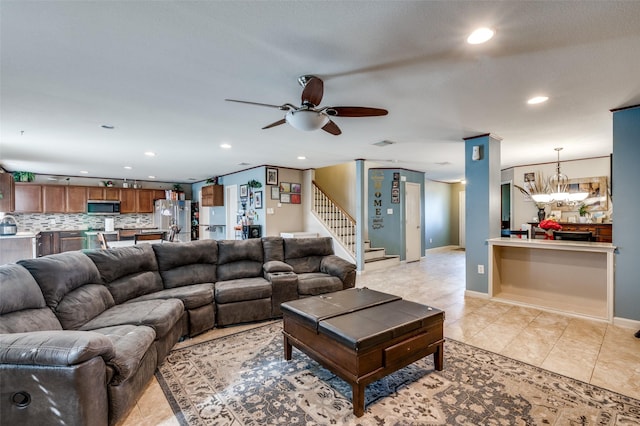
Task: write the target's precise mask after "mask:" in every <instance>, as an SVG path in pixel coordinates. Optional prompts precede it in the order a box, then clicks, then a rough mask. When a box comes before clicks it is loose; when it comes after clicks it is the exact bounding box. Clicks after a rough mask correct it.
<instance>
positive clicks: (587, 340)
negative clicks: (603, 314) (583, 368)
mask: <svg viewBox="0 0 640 426" xmlns="http://www.w3.org/2000/svg"><path fill="white" fill-rule="evenodd" d="M606 331H607V324H606V323H603V322H599V321H592V320H588V319H582V318H572V319H571V321H569V324H568V325H567V328H566V329H565V330H564V333H563V334H562V337H561V339H571V340H575V341H578V342H582V343H584V344H587V345H601V344H602V342H603V340H604V334H605V332H606Z"/></svg>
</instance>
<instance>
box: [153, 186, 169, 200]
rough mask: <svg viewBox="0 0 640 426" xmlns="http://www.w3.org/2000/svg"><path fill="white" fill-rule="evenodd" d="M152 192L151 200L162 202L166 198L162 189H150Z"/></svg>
mask: <svg viewBox="0 0 640 426" xmlns="http://www.w3.org/2000/svg"><path fill="white" fill-rule="evenodd" d="M152 191H153V200H154V201H155V200H164V199H166V198H167V193H166V192H164V189H152Z"/></svg>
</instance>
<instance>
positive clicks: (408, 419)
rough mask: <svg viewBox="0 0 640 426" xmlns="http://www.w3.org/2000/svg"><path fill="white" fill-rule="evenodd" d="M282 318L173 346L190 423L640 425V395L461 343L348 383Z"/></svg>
mask: <svg viewBox="0 0 640 426" xmlns="http://www.w3.org/2000/svg"><path fill="white" fill-rule="evenodd" d="M281 332H282V323H281V322H276V323H271V324H268V325H264V326H260V327H257V328H255V329H252V330H249V331H244V332H240V333H237V334H233V335H230V336H226V337H222V338H219V339H215V340H211V341H207V342H203V343H198V344H194V345H193V346H189V347H186V348H182V349H177V350H174V351H172V352H171V353H170V354H169V355H168V357H167V359H166V360H165V362H164V363H163V364H162V366H161V367H160V369H159V371H158V372H157V373H156V377H157V378H158V381H159V382H160V385H161V387H162V389H163V391H164V393H165V395H166V396H167V399H168V400H169V402H170V403H171V405H172V407H173V410H174V412H175V414H176V417H177V418H178V420H179V422H180V423H181V424H183V425H238V426H240V425H278V424H284V425H474V426H476V425H640V401H638V400H636V399H633V398H629V397H626V396H623V395H620V394H617V393H614V392H611V391H608V390H605V389H602V388H598V387H596V386H592V385H589V384H587V383H583V382H580V381H577V380H573V379H570V378H567V377H564V376H561V375H558V374H554V373H551V372H549V371H546V370H542V369H540V368H537V367H534V366H531V365H528V364H525V363H522V362H519V361H516V360H513V359H510V358H506V357H504V356H501V355H498V354H495V353H492V352H488V351H485V350H482V349H479V348H475V347H473V346H469V345H466V344H464V343H460V342H457V341H454V340H447V342H446V343H445V351H444V359H445V362H444V371H435V370H434V369H433V357H432V356H428V357H426V358H423V359H422V360H419V361H417V362H415V363H413V364H412V365H410V366H408V367H405V368H403V369H402V370H399V371H397V372H396V373H394V374H392V375H389V376H387V377H385V378H384V379H381V380H379V381H377V382H375V383H372V384H370V385H369V386H367V389H366V399H365V403H366V407H365V410H366V411H365V414H364V416H362V417H360V418H357V417H355V416H354V415H353V412H352V405H351V387H350V386H349V385H348V384H347V383H346V382H344V381H343V380H342V379H340V378H339V377H336V376H335V375H334V374H332V373H331V372H329V371H328V370H326V369H324V368H322V367H320V366H319V365H318V364H317V363H316V362H315V361H313V360H311V359H310V358H308V357H307V356H306V355H304V354H303V353H302V352H300V351H298V350H297V349H295V348H294V351H293V358H292V360H291V361H289V362H286V361H284V360H283V349H282V345H283V342H282V333H281Z"/></svg>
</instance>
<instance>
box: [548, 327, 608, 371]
mask: <svg viewBox="0 0 640 426" xmlns="http://www.w3.org/2000/svg"><path fill="white" fill-rule="evenodd" d="M563 336H564V335H563ZM599 351H600V347H599V346H597V345H596V346H594V345H585V344H583V343H582V342H580V341H575V340H571V339H563V338H562V337H561V338H560V339H558V341H557V342H556V344H555V345H554V347H553V349H551V351H550V352H549V355H547V357H546V358H545V360H544V361H543V362H542V365H541V367H542V368H545V369H547V370H550V371H553V372H556V373H559V374H563V375H565V376H568V377H573V378H574V379H578V380H582V381H584V382H589V381H590V380H591V374H592V373H593V368H594V367H595V364H596V360H597V359H598V353H599Z"/></svg>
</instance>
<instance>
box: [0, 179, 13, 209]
mask: <svg viewBox="0 0 640 426" xmlns="http://www.w3.org/2000/svg"><path fill="white" fill-rule="evenodd" d="M0 193H1V194H2V198H0V212H5V213H6V212H12V211H14V210H15V208H16V205H15V189H14V183H13V175H12V174H11V173H0Z"/></svg>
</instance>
